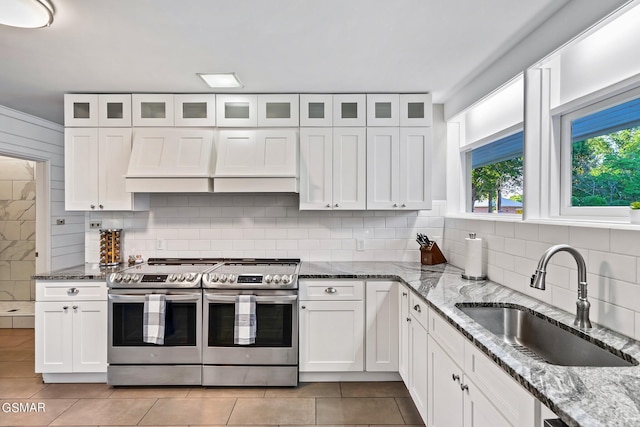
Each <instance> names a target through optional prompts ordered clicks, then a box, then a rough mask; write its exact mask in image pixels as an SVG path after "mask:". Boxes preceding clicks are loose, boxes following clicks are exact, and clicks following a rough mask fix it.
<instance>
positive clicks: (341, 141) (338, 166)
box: [332, 128, 367, 210]
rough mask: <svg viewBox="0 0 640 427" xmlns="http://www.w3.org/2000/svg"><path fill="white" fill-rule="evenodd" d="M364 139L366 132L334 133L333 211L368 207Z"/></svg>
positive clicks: (354, 130) (362, 129) (352, 130)
mask: <svg viewBox="0 0 640 427" xmlns="http://www.w3.org/2000/svg"><path fill="white" fill-rule="evenodd" d="M365 138H366V134H365V129H364V128H334V129H333V192H332V193H333V209H349V210H356V209H365V207H366V195H367V194H366V191H367V190H366V188H367V187H366V179H367V171H366V167H367V166H366V150H367V145H366V139H365Z"/></svg>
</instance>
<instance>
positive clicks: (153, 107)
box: [140, 102, 167, 119]
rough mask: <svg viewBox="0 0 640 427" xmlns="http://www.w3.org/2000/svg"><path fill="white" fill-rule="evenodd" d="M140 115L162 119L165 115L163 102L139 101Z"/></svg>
mask: <svg viewBox="0 0 640 427" xmlns="http://www.w3.org/2000/svg"><path fill="white" fill-rule="evenodd" d="M140 117H142V118H143V119H164V118H166V117H167V113H166V111H165V103H164V102H141V103H140Z"/></svg>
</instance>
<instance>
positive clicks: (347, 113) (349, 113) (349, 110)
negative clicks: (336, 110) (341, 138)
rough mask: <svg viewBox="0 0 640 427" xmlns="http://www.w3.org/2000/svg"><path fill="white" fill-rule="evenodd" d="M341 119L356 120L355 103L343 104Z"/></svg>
mask: <svg viewBox="0 0 640 427" xmlns="http://www.w3.org/2000/svg"><path fill="white" fill-rule="evenodd" d="M340 113H341V116H340V117H342V118H343V119H357V118H358V103H357V102H343V103H342V111H341V112H340Z"/></svg>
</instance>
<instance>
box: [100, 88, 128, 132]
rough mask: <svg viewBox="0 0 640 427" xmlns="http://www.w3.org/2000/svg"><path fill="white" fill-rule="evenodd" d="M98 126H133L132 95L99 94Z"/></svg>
mask: <svg viewBox="0 0 640 427" xmlns="http://www.w3.org/2000/svg"><path fill="white" fill-rule="evenodd" d="M98 126H99V127H129V126H131V95H129V94H122V95H120V94H109V95H98Z"/></svg>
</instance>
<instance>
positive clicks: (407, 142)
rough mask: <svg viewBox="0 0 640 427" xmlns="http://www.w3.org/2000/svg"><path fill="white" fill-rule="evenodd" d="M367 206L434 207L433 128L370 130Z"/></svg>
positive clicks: (387, 207)
mask: <svg viewBox="0 0 640 427" xmlns="http://www.w3.org/2000/svg"><path fill="white" fill-rule="evenodd" d="M367 209H380V210H396V209H400V210H419V209H431V130H430V129H429V128H397V127H382V128H368V129H367Z"/></svg>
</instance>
